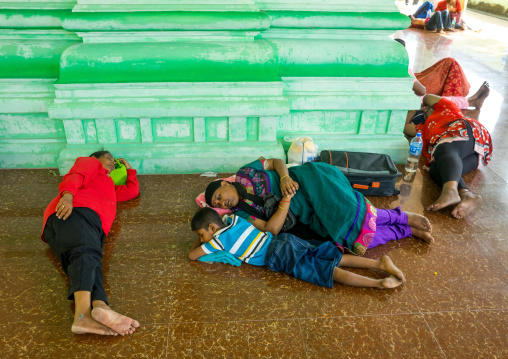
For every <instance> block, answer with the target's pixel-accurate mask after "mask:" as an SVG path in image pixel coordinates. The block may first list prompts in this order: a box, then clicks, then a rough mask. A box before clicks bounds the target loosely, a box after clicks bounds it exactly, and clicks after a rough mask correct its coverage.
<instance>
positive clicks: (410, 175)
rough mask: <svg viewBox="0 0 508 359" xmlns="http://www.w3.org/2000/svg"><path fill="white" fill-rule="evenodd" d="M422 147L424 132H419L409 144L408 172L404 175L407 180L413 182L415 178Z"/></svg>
mask: <svg viewBox="0 0 508 359" xmlns="http://www.w3.org/2000/svg"><path fill="white" fill-rule="evenodd" d="M422 147H423V140H422V134H421V133H420V132H418V133H417V134H416V137H414V138H413V139H412V140H411V144H410V145H409V155H408V157H407V162H406V167H405V170H406V174H405V175H404V180H405V181H408V182H411V181H413V180H414V179H415V175H416V170H417V169H418V161H419V160H420V155H421V154H422Z"/></svg>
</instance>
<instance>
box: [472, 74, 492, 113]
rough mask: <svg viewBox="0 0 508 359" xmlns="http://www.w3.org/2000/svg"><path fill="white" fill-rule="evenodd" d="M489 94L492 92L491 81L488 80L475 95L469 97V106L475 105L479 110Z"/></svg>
mask: <svg viewBox="0 0 508 359" xmlns="http://www.w3.org/2000/svg"><path fill="white" fill-rule="evenodd" d="M489 94H490V88H489V83H488V82H487V81H485V82H484V83H483V84H482V85H481V86H480V88H479V89H478V91H476V93H475V94H474V95H473V96H471V97H469V98H468V99H467V101H468V102H469V106H470V107H474V108H476V109H477V110H479V109H481V108H482V105H483V102H484V101H485V99H486V98H487V97H488V96H489Z"/></svg>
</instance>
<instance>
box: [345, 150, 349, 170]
mask: <svg viewBox="0 0 508 359" xmlns="http://www.w3.org/2000/svg"><path fill="white" fill-rule="evenodd" d="M344 154H345V155H346V168H349V157H348V156H347V152H344Z"/></svg>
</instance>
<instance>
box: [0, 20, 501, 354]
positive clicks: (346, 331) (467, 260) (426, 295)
mask: <svg viewBox="0 0 508 359" xmlns="http://www.w3.org/2000/svg"><path fill="white" fill-rule="evenodd" d="M501 24H506V23H502V22H501ZM502 28H504V29H505V30H506V29H508V26H506V25H504V27H502ZM397 36H399V37H402V38H404V39H405V40H406V42H407V44H408V46H407V48H408V50H409V52H410V57H411V65H412V66H413V68H414V69H415V71H419V70H421V69H423V68H424V67H426V66H427V64H430V63H428V61H430V62H432V61H436V60H439V59H440V58H442V57H444V56H453V57H455V58H456V59H457V60H458V61H459V63H461V64H462V65H463V68H464V70H465V72H466V75H467V76H468V78H469V80H470V82H471V85H472V89H476V88H477V87H478V86H479V85H480V84H481V83H482V81H483V80H485V79H486V80H488V81H490V83H491V89H492V94H491V96H490V97H489V99H487V101H486V102H485V105H484V109H483V110H482V113H481V116H480V120H481V121H483V122H485V123H487V124H488V126H489V130H490V131H491V133H492V137H493V139H494V148H495V152H494V159H493V161H492V163H491V164H490V165H489V166H488V167H487V168H485V169H482V170H478V171H475V172H473V173H471V174H468V175H467V176H466V182H467V183H468V184H469V186H470V188H471V189H472V190H473V191H475V192H477V193H480V194H481V195H482V196H483V197H484V198H485V205H484V206H483V208H481V209H480V210H478V211H477V212H476V213H474V214H472V215H471V216H469V217H468V218H466V219H464V220H455V219H453V218H451V217H450V215H449V214H450V211H449V210H444V211H442V212H439V213H427V215H428V217H429V218H430V219H431V221H432V223H433V226H434V233H435V238H436V243H435V244H434V245H432V246H428V245H426V244H424V243H422V242H420V241H418V240H415V239H412V238H407V239H403V240H400V241H397V242H392V243H389V244H387V245H385V246H382V247H378V248H375V249H373V250H369V251H368V252H367V256H368V257H372V258H377V257H379V256H381V255H382V254H386V253H389V254H390V256H391V257H392V258H393V260H394V262H395V263H396V264H397V265H398V266H399V267H400V268H401V269H402V270H403V271H404V272H405V273H406V277H407V283H406V284H405V285H403V286H401V287H399V288H396V289H395V290H392V291H381V290H375V289H365V288H353V287H346V286H341V285H337V286H336V287H335V288H334V289H333V290H329V289H325V288H321V287H317V286H314V285H311V284H307V283H304V282H300V281H298V280H296V279H294V278H291V277H289V276H287V275H285V274H280V273H272V272H270V271H268V270H266V269H264V268H254V267H249V266H248V265H242V266H241V267H239V268H237V267H232V266H228V265H225V264H214V265H209V264H204V263H195V262H192V263H191V262H189V261H188V260H187V257H186V254H187V249H188V246H189V244H190V241H191V240H193V238H192V235H191V233H190V230H189V219H190V217H191V216H192V214H193V213H194V211H195V210H196V205H195V203H194V197H195V196H196V195H197V194H198V193H199V192H200V191H201V190H202V189H203V188H204V187H205V185H206V184H207V182H208V181H209V179H206V178H202V177H199V176H197V175H175V176H141V177H140V183H141V195H140V196H139V198H137V199H135V200H133V201H130V202H128V203H121V204H120V205H119V209H118V215H117V220H116V222H115V224H114V226H113V229H112V232H111V234H110V235H109V237H108V239H107V242H106V245H105V247H104V253H105V256H104V275H105V286H106V290H107V293H108V295H109V298H110V304H111V306H112V307H113V308H115V309H117V310H118V311H120V312H122V313H126V314H127V315H130V316H132V317H133V318H136V319H138V320H139V321H140V322H141V324H142V326H141V328H140V329H139V330H138V331H136V333H135V334H134V335H132V336H130V337H125V338H122V337H115V338H111V337H108V338H101V337H98V336H95V335H87V336H75V335H72V334H71V332H70V330H69V329H70V324H71V322H72V311H71V310H72V306H71V303H69V302H68V301H67V300H66V299H65V297H66V291H67V289H66V288H67V280H66V279H65V275H64V274H63V273H62V271H61V270H60V269H59V265H58V262H57V260H56V258H55V257H54V255H53V254H52V253H51V251H50V250H49V249H48V248H47V246H46V245H45V244H43V243H42V242H41V241H40V240H39V239H38V236H39V233H40V225H41V216H42V212H43V209H44V208H45V206H46V204H47V203H48V202H49V201H50V200H51V198H52V197H53V196H54V194H55V190H56V188H57V186H58V183H59V181H60V178H59V177H55V176H53V175H51V174H49V172H48V171H46V170H4V171H0V200H1V203H2V204H3V205H2V208H0V256H1V261H0V273H1V274H2V275H1V276H0V317H1V318H2V321H3V323H2V324H3V325H2V326H0V357H1V358H52V359H56V358H74V357H90V358H184V357H188V358H195V357H203V358H211V357H225V358H244V357H245V358H247V357H271V358H275V357H283V358H341V357H344V358H349V357H359V358H391V357H396V358H399V357H400V358H494V357H497V358H502V357H505V358H506V357H508V344H507V343H508V342H507V340H506V338H507V333H508V290H507V288H508V271H507V270H508V265H507V263H508V241H507V239H508V234H507V229H508V225H507V223H508V185H507V180H508V166H507V165H506V163H507V162H506V158H507V157H508V141H507V140H506V135H507V130H508V119H507V116H506V115H507V114H508V110H507V109H508V107H507V105H506V96H507V95H508V90H507V87H506V85H507V83H508V82H507V79H508V71H507V67H506V66H504V64H502V66H501V65H500V63H501V61H502V54H503V53H504V50H505V47H506V44H503V43H502V41H499V40H495V39H494V40H492V41H487V40H486V39H485V38H484V37H483V35H481V36H479V35H478V34H474V33H454V34H447V35H445V36H441V35H437V34H426V33H424V32H423V31H421V30H405V31H401V32H400V33H399V34H397ZM506 38H508V36H506V37H505V39H506ZM487 45H488V48H486V46H487ZM428 59H431V60H428ZM27 186H30V191H27ZM398 186H401V190H402V193H401V194H400V195H399V196H393V197H385V198H372V202H373V204H374V205H375V206H377V207H382V208H394V207H396V206H398V205H402V206H403V208H404V209H406V210H409V211H414V212H417V213H426V212H424V207H425V206H426V205H428V204H430V203H432V202H433V201H434V200H435V199H436V198H437V195H438V193H439V189H438V187H437V186H436V185H435V184H434V183H433V182H432V181H431V180H430V178H429V177H428V174H427V173H426V172H420V171H419V172H418V174H417V178H416V180H415V182H413V183H411V184H407V183H402V182H400V183H399V184H398ZM362 273H366V274H369V275H373V276H376V275H378V274H377V273H374V272H368V271H363V272H362Z"/></svg>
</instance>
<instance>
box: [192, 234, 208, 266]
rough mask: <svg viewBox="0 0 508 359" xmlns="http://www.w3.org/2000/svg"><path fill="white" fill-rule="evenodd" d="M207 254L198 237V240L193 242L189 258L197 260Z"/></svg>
mask: <svg viewBox="0 0 508 359" xmlns="http://www.w3.org/2000/svg"><path fill="white" fill-rule="evenodd" d="M205 254H206V253H205V251H204V250H203V248H201V241H200V240H199V239H196V241H195V242H194V243H192V246H191V248H190V251H189V259H190V260H191V261H195V260H196V259H198V258H199V257H202V256H204V255H205Z"/></svg>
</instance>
